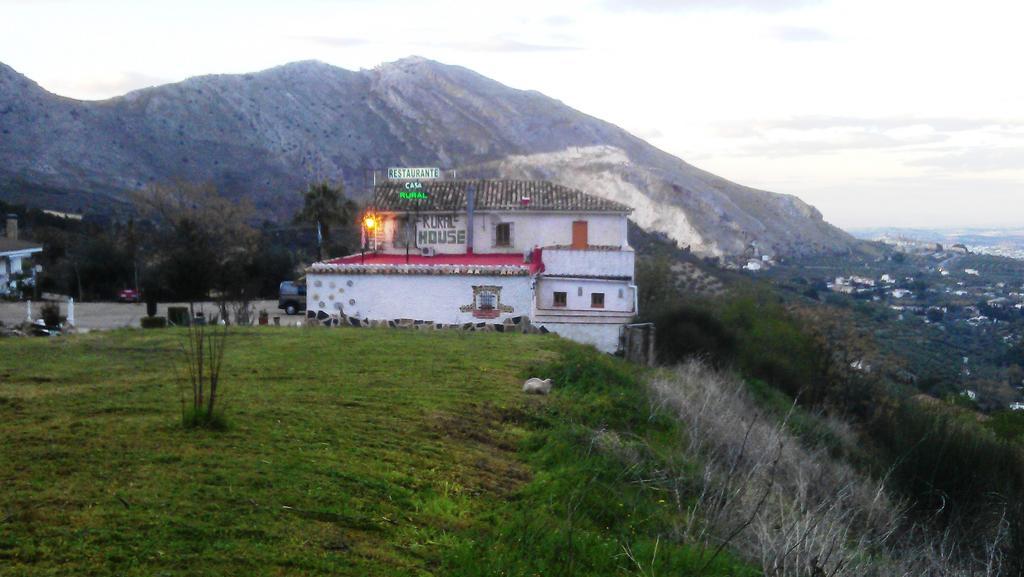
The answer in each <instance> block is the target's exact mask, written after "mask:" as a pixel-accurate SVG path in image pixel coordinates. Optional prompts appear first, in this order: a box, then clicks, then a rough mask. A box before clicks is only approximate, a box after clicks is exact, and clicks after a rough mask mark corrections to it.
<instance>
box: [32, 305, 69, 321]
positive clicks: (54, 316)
mask: <svg viewBox="0 0 1024 577" xmlns="http://www.w3.org/2000/svg"><path fill="white" fill-rule="evenodd" d="M39 313H40V314H41V315H42V317H43V322H44V323H46V326H48V327H56V326H60V324H61V323H63V322H64V321H65V320H67V319H66V318H65V317H63V316H61V314H60V305H59V304H57V303H55V302H52V301H51V302H47V303H46V304H44V305H43V306H42V308H41V309H40V311H39Z"/></svg>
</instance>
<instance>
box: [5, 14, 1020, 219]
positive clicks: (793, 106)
mask: <svg viewBox="0 0 1024 577" xmlns="http://www.w3.org/2000/svg"><path fill="white" fill-rule="evenodd" d="M1022 22H1024V2H1020V1H1002V2H995V1H986V0H972V1H971V2H962V1H944V0H929V1H924V0H922V1H917V0H885V1H876V0H835V1H829V0H821V1H815V0H674V1H673V0H592V1H570V0H560V1H558V2H553V1H551V0H546V1H533V0H516V1H515V2H479V1H470V2H462V1H454V0H433V1H431V2H413V1H409V2H404V1H384V0H376V1H371V0H366V1H351V2H342V1H328V0H291V1H289V2H270V1H264V0H239V1H218V0H203V1H198V2H195V1H189V0H177V1H175V2H157V1H147V0H134V1H116V0H109V1H103V0H97V1H79V0H0V61H2V62H5V63H6V64H8V65H10V66H13V67H14V68H15V69H16V70H18V71H19V72H22V73H24V74H26V75H28V76H29V77H30V78H32V79H34V80H36V81H37V82H39V83H40V84H41V85H42V86H43V87H44V88H46V89H48V90H50V91H52V92H56V93H58V94H61V95H65V96H71V97H75V98H82V99H99V98H105V97H109V96H113V95H117V94H121V93H123V92H126V91H128V90H132V89H135V88H140V87H144V86H150V85H153V84H159V83H164V82H173V81H177V80H181V79H184V78H187V77H189V76H194V75H198V74H210V73H228V72H249V71H254V70H260V69H264V68H269V67H271V66H275V65H278V64H282V63H285V62H289V61H294V60H305V59H317V60H322V61H324V62H328V63H330V64H335V65H337V66H341V67H344V68H349V69H358V68H372V67H373V66H375V65H377V64H379V63H381V62H386V61H390V60H396V59H398V58H401V57H404V56H408V55H411V54H417V55H421V56H425V57H428V58H432V59H435V60H439V61H441V62H445V63H448V64H458V65H462V66H466V67H468V68H471V69H473V70H476V71H477V72H480V73H482V74H484V75H486V76H489V77H492V78H494V79H496V80H499V81H501V82H503V83H505V84H508V85H510V86H513V87H516V88H522V89H534V90H539V91H541V92H543V93H545V94H547V95H549V96H552V97H554V98H558V99H559V100H562V101H563V102H565V103H566V104H569V105H570V106H573V107H574V108H577V109H579V110H582V111H584V112H586V113H588V114H591V115H594V116H597V117H600V118H603V119H605V120H608V121H610V122H613V123H615V124H617V125H619V126H622V127H623V128H626V129H627V130H630V131H632V132H633V133H635V134H636V135H638V136H640V137H642V138H644V139H646V140H648V141H649V142H651V143H652V144H654V145H656V146H658V147H660V148H662V149H664V150H666V151H668V152H670V153H672V154H675V155H677V156H679V157H681V158H683V159H684V160H687V161H689V162H690V163H692V164H695V165H697V166H699V167H701V168H705V169H707V170H710V171H712V172H714V173H716V174H719V175H721V176H724V177H726V178H729V179H730V180H734V181H736V182H739V183H742V184H746V185H750V186H755V187H759V188H764V189H768V190H773V191H776V192H785V193H791V194H795V195H797V196H800V197H801V198H803V199H804V200H806V201H808V202H810V203H812V204H814V205H815V206H817V207H818V208H820V209H821V211H822V212H823V213H824V214H825V217H826V218H827V219H828V220H830V221H831V222H833V223H835V224H838V225H840V226H844V227H850V228H853V227H867V226H921V227H927V226H976V227H985V226H1006V225H1016V226H1019V225H1020V224H1022V223H1024V73H1022V71H1024V34H1022V33H1021V23H1022Z"/></svg>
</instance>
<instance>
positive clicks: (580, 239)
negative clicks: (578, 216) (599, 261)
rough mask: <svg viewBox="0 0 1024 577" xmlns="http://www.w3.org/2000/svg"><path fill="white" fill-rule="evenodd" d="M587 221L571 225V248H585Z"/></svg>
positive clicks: (579, 221)
mask: <svg viewBox="0 0 1024 577" xmlns="http://www.w3.org/2000/svg"><path fill="white" fill-rule="evenodd" d="M588 244H589V243H588V242H587V221H585V220H576V221H573V223H572V248H575V249H584V248H587V245H588Z"/></svg>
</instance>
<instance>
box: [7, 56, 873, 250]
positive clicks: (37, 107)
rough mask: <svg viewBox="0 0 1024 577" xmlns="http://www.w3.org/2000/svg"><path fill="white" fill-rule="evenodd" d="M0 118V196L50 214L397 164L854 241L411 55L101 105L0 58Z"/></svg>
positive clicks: (705, 244) (274, 211)
mask: <svg viewBox="0 0 1024 577" xmlns="http://www.w3.org/2000/svg"><path fill="white" fill-rule="evenodd" d="M0 131H2V133H3V136H4V139H3V142H0V197H3V198H5V199H8V200H14V201H21V202H28V203H31V204H36V205H47V206H52V207H54V208H59V209H63V210H85V211H96V212H105V211H106V212H109V211H117V210H119V209H122V205H123V202H124V196H125V192H126V191H128V190H131V189H134V188H139V187H143V186H146V185H148V184H151V183H156V182H164V181H168V180H174V179H187V180H203V181H210V182H213V183H214V184H216V185H217V186H218V188H219V189H220V190H221V191H222V192H223V193H225V194H226V195H228V196H231V197H239V198H240V197H247V198H250V199H251V200H252V201H253V202H254V204H255V205H256V206H257V207H258V208H260V209H261V210H263V211H265V213H266V214H267V215H268V216H269V217H271V218H276V219H284V218H287V217H288V216H290V214H291V213H292V212H293V211H294V209H295V208H296V207H297V204H298V202H299V195H298V194H296V193H295V191H298V190H301V189H302V188H304V187H305V185H306V184H307V183H308V182H309V181H312V180H321V179H327V180H333V181H338V180H343V181H344V182H345V183H346V186H347V188H348V190H349V191H350V193H352V194H353V196H356V197H365V196H366V195H367V194H368V190H369V186H370V177H369V173H368V170H370V169H382V168H385V167H387V166H395V165H402V164H404V165H426V166H442V167H445V168H455V169H459V170H460V171H463V170H468V171H470V172H473V173H476V174H479V175H481V176H488V177H502V176H505V177H531V178H548V179H551V180H555V181H556V182H559V183H560V184H566V185H572V183H576V184H577V185H585V186H586V188H584V190H586V191H587V192H590V193H593V194H596V195H598V196H606V197H609V198H612V199H613V200H620V201H621V200H622V199H626V200H629V201H630V202H632V203H633V204H635V205H636V206H634V208H636V209H637V211H636V213H635V216H634V219H635V220H636V222H637V223H638V224H640V225H641V226H643V227H645V228H649V229H652V230H657V231H659V232H663V233H665V234H667V235H669V236H670V237H671V238H673V239H675V240H676V242H677V243H679V244H680V246H691V248H693V250H694V251H695V252H697V253H698V254H703V255H708V256H736V255H742V254H744V253H746V252H750V251H751V250H754V252H760V253H764V254H803V253H809V252H814V253H817V252H836V251H840V252H845V251H848V250H849V249H850V248H851V247H852V246H853V244H854V243H855V241H854V239H853V238H852V237H850V236H849V235H847V234H846V233H844V232H842V231H841V230H839V229H838V228H835V227H833V226H831V225H829V224H828V223H826V222H825V221H824V220H823V219H822V217H821V214H820V212H818V211H817V209H815V208H813V207H811V206H809V205H807V204H806V203H803V202H802V201H800V200H799V199H797V198H796V197H792V196H788V195H777V194H775V193H770V192H765V191H759V190H756V189H752V188H748V187H744V186H742V185H739V184H736V183H733V182H730V181H728V180H726V179H723V178H721V177H718V176H715V175H713V174H711V173H708V172H706V171H703V170H701V169H699V168H696V167H694V166H692V165H690V164H688V163H686V162H685V161H683V160H682V159H679V158H677V157H675V156H672V155H670V154H668V153H666V152H664V151H662V150H659V149H657V148H655V147H654V146H652V145H650V144H649V143H647V142H645V141H644V140H642V139H640V138H638V137H636V136H634V135H632V134H630V133H628V132H626V131H625V130H623V129H621V128H619V127H617V126H615V125H613V124H611V123H608V122H606V121H603V120H600V119H598V118H595V117H593V116H590V115H587V114H585V113H583V112H580V111H578V110H575V109H573V108H571V107H569V106H567V105H565V104H563V103H561V102H559V101H558V100H555V99H553V98H550V97H547V96H545V95H543V94H542V93H540V92H537V91H534V90H518V89H514V88H510V87H508V86H505V85H503V84H501V83H500V82H497V81H495V80H493V79H490V78H487V77H485V76H482V75H480V74H478V73H476V72H474V71H472V70H470V69H467V68H464V67H460V66H452V65H446V64H441V63H438V62H435V61H432V60H429V59H426V58H423V57H418V56H412V57H407V58H403V59H400V60H397V61H393V62H388V63H384V64H381V65H379V66H376V67H374V68H371V69H361V70H358V71H351V70H346V69H344V68H340V67H337V66H333V65H331V64H327V63H324V62H321V61H318V60H304V61H298V62H292V63H287V64H283V65H280V66H275V67H273V68H268V69H266V70H263V71H260V72H254V73H247V74H212V75H204V76H196V77H192V78H188V79H185V80H183V81H180V82H175V83H171V84H165V85H160V86H153V87H147V88H142V89H139V90H134V91H131V92H128V93H126V94H124V95H121V96H117V97H114V98H110V99H106V100H100V101H79V100H73V99H69V98H65V97H62V96H58V95H55V94H52V93H50V92H48V91H46V90H45V89H44V88H42V87H40V86H39V85H38V84H36V83H35V82H33V81H32V80H31V79H29V78H28V77H26V76H24V75H21V74H20V73H18V72H17V71H15V70H14V69H13V68H10V67H9V66H6V65H2V64H0ZM616 151H618V152H616ZM577 187H580V186H577ZM627 204H628V203H627ZM631 206H632V205H631ZM667 215H672V217H671V218H669V217H668V216H667ZM755 247H756V248H755Z"/></svg>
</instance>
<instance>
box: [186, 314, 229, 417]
mask: <svg viewBox="0 0 1024 577" xmlns="http://www.w3.org/2000/svg"><path fill="white" fill-rule="evenodd" d="M190 312H191V311H190ZM227 336H228V328H227V325H223V326H218V325H216V324H213V325H211V326H209V327H208V326H207V325H206V324H205V323H203V324H200V323H192V324H190V325H189V327H188V332H187V334H186V337H185V342H184V343H182V347H181V350H182V356H183V359H184V361H185V365H186V375H187V376H188V384H189V385H191V387H192V403H191V404H190V405H187V404H186V403H185V401H184V400H183V401H182V423H183V424H184V425H185V426H186V427H195V426H203V427H208V428H212V429H217V428H221V425H223V424H224V422H225V421H224V417H223V415H222V414H220V412H219V411H218V410H216V409H217V407H216V402H217V393H218V387H219V385H220V371H221V368H222V366H223V363H224V347H225V345H226V344H227Z"/></svg>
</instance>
